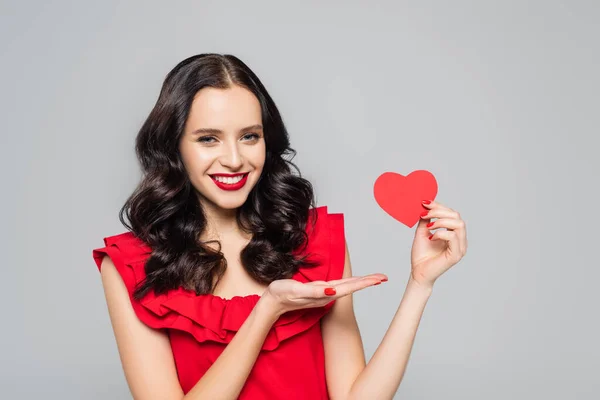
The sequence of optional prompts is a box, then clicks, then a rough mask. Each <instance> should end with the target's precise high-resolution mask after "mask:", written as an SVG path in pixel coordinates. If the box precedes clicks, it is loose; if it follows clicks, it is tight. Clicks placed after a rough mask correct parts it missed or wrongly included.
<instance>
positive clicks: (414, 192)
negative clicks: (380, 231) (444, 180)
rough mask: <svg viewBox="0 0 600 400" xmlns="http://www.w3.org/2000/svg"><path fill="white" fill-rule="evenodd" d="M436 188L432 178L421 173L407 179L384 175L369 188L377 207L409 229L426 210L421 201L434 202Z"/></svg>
mask: <svg viewBox="0 0 600 400" xmlns="http://www.w3.org/2000/svg"><path fill="white" fill-rule="evenodd" d="M437 191H438V185H437V181H436V180H435V177H434V176H433V174H432V173H431V172H429V171H425V170H417V171H413V172H411V173H410V174H408V175H407V176H403V175H400V174H398V173H395V172H384V173H383V174H381V175H380V176H379V177H378V178H377V180H376V181H375V184H374V186H373V192H374V194H375V200H376V201H377V204H379V206H380V207H381V208H382V209H383V210H384V211H385V212H386V213H388V214H389V215H391V216H392V217H393V218H395V219H396V220H398V221H400V222H402V223H403V224H404V225H406V226H408V227H409V228H412V227H413V226H414V225H415V224H416V223H417V222H418V221H419V220H420V219H421V213H423V212H424V211H426V210H427V209H426V208H425V207H424V206H423V204H422V203H421V201H423V200H435V196H436V195H437Z"/></svg>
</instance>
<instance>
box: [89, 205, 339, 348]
mask: <svg viewBox="0 0 600 400" xmlns="http://www.w3.org/2000/svg"><path fill="white" fill-rule="evenodd" d="M314 213H317V224H316V225H315V227H314V230H313V229H312V228H311V225H310V224H308V225H307V233H308V235H309V241H308V246H307V248H306V249H305V250H304V251H303V253H309V254H311V255H312V257H311V259H312V260H315V261H318V262H319V265H318V266H316V267H313V268H300V269H299V270H298V272H296V274H294V276H293V277H292V278H293V279H296V280H298V281H300V282H311V281H316V280H323V281H328V280H334V279H340V278H341V277H342V273H343V271H344V261H345V239H344V216H343V214H328V213H327V206H321V207H317V208H316V209H312V210H311V217H313V216H314ZM104 244H105V247H102V248H98V249H94V250H93V257H94V260H95V262H96V265H97V266H98V270H100V267H101V263H102V259H103V257H104V255H108V256H109V257H110V258H111V259H112V261H113V263H114V264H115V267H116V268H117V270H118V272H119V273H120V275H121V277H122V279H123V282H124V283H125V286H126V287H127V289H128V291H129V296H130V299H131V303H132V306H133V309H134V311H135V313H136V315H137V316H138V318H139V319H140V320H141V321H142V322H144V323H145V324H146V325H148V326H149V327H151V328H155V329H177V330H181V331H185V332H188V333H190V334H191V335H192V336H193V337H194V338H195V339H196V340H197V341H198V342H204V341H213V342H219V343H229V342H230V341H231V339H233V337H234V335H235V333H236V332H237V331H238V330H239V328H240V327H241V326H242V324H243V323H244V321H245V320H246V318H247V317H248V315H249V314H250V312H251V311H252V309H253V308H254V306H255V305H256V304H257V303H258V300H259V299H260V296H258V295H249V296H235V297H233V298H231V299H224V298H221V297H219V296H215V295H212V294H204V295H196V294H195V293H194V292H193V291H189V290H186V289H183V288H178V289H176V290H171V291H169V292H167V293H165V294H162V295H159V296H156V295H155V294H154V292H152V291H151V292H149V293H148V294H147V295H146V296H145V297H144V298H142V299H141V300H140V301H139V302H138V301H135V300H134V299H133V297H132V295H133V292H134V290H135V286H136V284H138V283H139V282H141V281H142V280H143V279H144V277H145V272H144V263H145V261H146V259H147V258H148V257H149V256H150V253H151V249H150V247H148V246H147V245H146V244H145V243H143V242H142V241H141V240H139V239H138V238H136V237H135V236H134V235H133V234H132V233H131V232H125V233H121V234H118V235H115V236H110V237H106V238H104ZM333 304H334V301H331V302H330V303H328V304H327V305H325V306H323V307H317V308H309V309H301V310H294V311H290V312H287V313H285V314H283V315H282V316H281V317H280V318H279V319H278V320H277V321H276V322H275V324H274V325H273V328H272V329H271V331H270V332H269V334H268V335H267V337H266V339H265V342H264V344H263V347H262V348H263V350H273V349H275V348H277V346H279V343H280V342H281V341H283V340H285V339H288V338H290V337H292V336H294V335H298V334H300V333H302V332H304V331H306V330H308V329H309V328H310V327H311V326H313V325H314V324H316V323H317V322H318V321H319V320H320V319H321V317H323V316H324V315H325V314H326V313H327V312H328V311H329V310H330V308H331V307H332V306H333Z"/></svg>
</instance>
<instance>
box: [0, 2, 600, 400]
mask: <svg viewBox="0 0 600 400" xmlns="http://www.w3.org/2000/svg"><path fill="white" fill-rule="evenodd" d="M1 4H2V5H1V8H2V12H1V20H0V33H1V35H0V50H1V54H2V63H1V67H0V68H2V70H1V74H0V84H1V88H2V90H1V92H2V94H1V97H0V99H1V100H0V101H1V104H0V105H1V107H0V109H1V110H2V111H1V112H2V115H1V117H2V118H1V123H2V128H3V129H2V135H1V138H0V144H1V146H0V148H1V154H0V155H1V162H2V165H1V168H0V170H1V174H2V184H3V185H2V187H3V190H2V207H1V212H2V227H1V228H0V229H1V230H0V234H1V237H0V239H1V240H0V243H1V244H2V256H3V257H2V258H3V268H2V269H3V285H2V295H1V296H2V299H1V300H2V340H1V346H2V348H1V349H0V352H1V354H2V356H1V360H2V361H1V364H0V386H1V387H2V389H1V390H2V395H1V397H2V398H10V399H36V398H47V399H83V398H85V399H108V398H110V399H126V398H130V395H129V391H128V389H127V385H126V381H125V378H124V375H123V372H122V369H121V364H120V360H119V357H118V352H117V348H116V343H115V341H114V337H113V334H112V329H111V326H110V321H109V318H108V313H107V309H106V305H105V300H104V297H103V291H102V285H101V281H100V275H99V273H98V271H97V268H96V265H95V264H94V262H93V260H92V256H91V250H92V248H95V247H100V246H102V238H103V237H104V236H109V235H112V234H116V233H120V232H123V231H124V228H123V227H122V226H121V225H120V223H119V221H118V219H117V211H118V209H119V207H120V206H121V205H122V204H123V202H124V201H125V199H126V198H127V196H128V195H129V194H130V192H131V191H132V190H133V188H134V185H135V184H136V182H137V180H138V178H139V169H138V166H137V161H136V160H135V158H134V153H133V143H134V138H135V135H136V133H137V129H138V128H139V127H140V124H141V123H142V121H143V120H144V118H145V117H146V115H147V114H148V112H149V111H150V109H151V107H152V106H153V105H154V102H155V101H156V98H157V96H158V91H159V89H160V85H161V83H162V80H163V78H164V76H165V75H166V73H167V72H168V71H169V70H170V69H171V68H172V67H174V66H175V64H176V63H177V62H179V61H180V60H182V59H183V58H186V57H188V56H190V55H193V54H197V53H203V52H219V53H231V54H235V55H237V56H238V57H240V58H241V59H242V60H244V61H245V62H246V63H247V64H248V65H249V66H250V67H251V68H252V69H253V70H254V71H255V72H256V73H257V74H258V76H259V77H260V78H261V80H262V81H263V83H264V84H265V85H266V87H267V89H268V90H269V91H270V93H271V94H272V96H273V98H274V99H275V101H276V103H277V104H278V106H279V107H280V110H281V112H282V115H283V117H284V121H285V122H286V123H287V126H288V128H289V131H290V134H291V140H292V146H293V147H294V148H295V149H296V150H297V151H298V156H297V157H296V159H295V161H296V162H297V163H298V165H299V167H300V168H301V171H302V172H303V174H304V175H305V176H306V177H307V178H309V179H310V180H311V181H312V182H313V183H314V185H315V188H316V192H317V199H318V203H319V205H328V206H329V209H330V211H331V212H343V213H344V214H345V216H346V235H347V240H348V243H349V248H350V252H351V256H352V263H353V268H354V271H355V274H357V275H362V274H368V273H371V272H384V273H386V274H388V275H389V277H390V281H389V282H388V283H386V284H384V285H381V286H378V287H377V288H370V289H367V290H365V291H363V292H359V293H358V294H356V295H355V304H356V313H357V318H358V320H359V324H360V328H361V332H362V335H363V339H364V342H365V348H366V353H367V357H368V358H370V357H371V355H372V354H373V352H374V351H375V349H376V347H377V345H378V343H379V341H380V340H381V339H382V337H383V335H384V332H385V330H386V329H387V327H388V323H389V322H390V321H391V318H392V316H393V314H394V312H395V310H396V308H397V306H398V304H399V302H400V299H401V297H402V294H403V290H404V287H405V282H406V278H407V277H408V273H409V269H410V266H409V255H410V245H411V243H412V238H413V231H414V230H413V229H409V228H407V227H405V226H403V225H401V224H399V223H397V222H396V221H394V220H393V219H392V218H390V217H388V216H387V215H386V214H385V213H384V212H383V211H382V210H381V209H380V208H379V207H378V205H377V204H376V202H375V200H374V198H373V194H372V185H373V183H374V181H375V179H376V178H377V176H378V175H379V174H381V173H382V172H385V171H396V172H399V173H404V174H406V173H408V172H410V171H412V170H416V169H427V170H429V171H431V172H433V173H434V174H435V176H436V177H437V179H438V182H439V194H438V197H437V200H438V201H440V202H441V203H443V204H445V205H447V206H449V207H451V208H454V209H456V210H458V211H459V212H461V214H462V216H463V218H464V219H465V221H466V222H467V226H468V233H469V251H468V254H467V256H466V257H465V258H464V259H463V260H462V261H461V262H460V263H459V264H458V265H456V266H455V267H454V268H452V269H451V270H450V271H449V272H448V273H447V274H445V275H444V276H442V277H441V278H440V279H439V281H438V283H437V285H436V287H435V289H434V293H433V295H432V297H431V298H430V300H429V303H428V305H427V308H426V310H425V314H424V317H423V319H422V322H421V325H420V328H419V331H418V334H417V338H416V342H415V345H414V349H413V352H412V354H411V359H410V362H409V365H408V370H407V373H406V375H405V377H404V380H403V382H402V384H401V386H400V388H399V390H398V394H397V396H396V397H397V398H398V399H442V398H443V399H463V400H464V399H477V400H481V399H503V400H504V399H597V398H599V397H600V387H599V383H598V382H599V381H600V379H599V378H598V373H599V372H600V361H599V359H600V358H599V357H600V345H599V344H598V338H599V337H600V328H599V323H598V304H599V301H598V300H599V296H598V294H597V289H596V288H597V284H596V282H597V281H598V278H600V273H599V271H598V270H599V268H598V267H599V264H600V263H599V262H598V254H597V253H596V251H597V250H598V245H597V243H598V237H597V235H596V234H595V232H594V231H595V228H597V226H598V197H597V195H598V178H597V175H598V172H599V171H600V168H599V167H600V163H599V161H598V146H597V143H598V142H597V141H598V126H599V113H598V108H599V104H600V102H599V100H600V99H599V90H600V78H599V77H598V72H597V71H598V68H599V65H598V64H599V61H600V56H599V47H600V46H599V44H598V42H599V38H600V27H599V25H598V21H599V18H600V5H599V4H598V2H594V1H562V2H559V1H494V2H491V1H471V2H468V1H454V2H446V1H437V2H418V4H412V3H409V2H402V3H400V2H391V1H388V2H382V1H380V2H374V3H368V2H367V1H362V2H348V1H344V2H342V1H338V2H333V1H331V2H316V1H314V2H306V1H305V2H302V4H299V2H277V1H268V2H265V1H262V2H261V1H251V2H249V1H243V2H231V1H227V2H216V1H215V2H208V1H204V2H199V1H180V2H172V3H170V4H169V5H167V4H166V3H165V2H149V1H144V2H141V1H139V2H124V1H103V2H87V3H84V2H75V1H71V2H67V1H60V2H58V1H55V2H42V1H38V2H26V1H22V2H16V1H14V2H6V1H3V2H2V3H1Z"/></svg>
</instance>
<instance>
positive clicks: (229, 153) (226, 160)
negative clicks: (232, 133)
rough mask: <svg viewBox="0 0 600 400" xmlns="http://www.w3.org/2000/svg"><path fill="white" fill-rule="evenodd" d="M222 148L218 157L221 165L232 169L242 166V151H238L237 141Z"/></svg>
mask: <svg viewBox="0 0 600 400" xmlns="http://www.w3.org/2000/svg"><path fill="white" fill-rule="evenodd" d="M224 149H225V150H224V152H223V154H222V155H221V158H220V163H221V165H222V166H224V167H226V168H229V169H231V170H233V171H236V170H238V169H240V168H242V166H243V165H244V158H243V157H242V153H241V152H240V149H239V148H238V145H237V143H235V142H234V143H231V144H229V145H227V146H224Z"/></svg>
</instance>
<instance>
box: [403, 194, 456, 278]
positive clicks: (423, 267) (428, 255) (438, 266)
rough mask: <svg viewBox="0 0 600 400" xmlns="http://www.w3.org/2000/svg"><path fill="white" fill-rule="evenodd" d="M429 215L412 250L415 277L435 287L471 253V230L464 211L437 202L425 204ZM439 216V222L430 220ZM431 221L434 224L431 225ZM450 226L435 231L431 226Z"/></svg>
mask: <svg viewBox="0 0 600 400" xmlns="http://www.w3.org/2000/svg"><path fill="white" fill-rule="evenodd" d="M423 206H424V207H425V208H426V209H429V211H427V210H425V209H424V213H427V214H426V215H425V216H421V220H420V221H419V224H418V226H417V229H416V231H415V239H414V241H413V245H412V250H411V279H413V280H414V281H416V282H417V283H419V284H420V285H422V286H425V287H433V284H434V283H435V281H436V279H437V278H439V277H440V276H441V275H442V274H443V273H444V272H446V271H447V270H449V269H450V267H452V266H453V265H455V264H456V263H458V262H459V261H460V260H461V259H462V258H463V256H464V255H465V253H466V252H467V231H466V226H465V222H464V221H463V220H462V219H461V217H460V214H459V213H458V212H456V211H454V210H452V209H451V208H448V207H445V206H443V205H441V204H440V203H437V202H435V201H432V202H430V204H423ZM431 218H437V219H436V221H430V220H431ZM428 224H430V225H429V226H428ZM438 228H446V229H445V230H437V231H436V232H435V233H433V234H432V233H431V232H430V230H431V229H438Z"/></svg>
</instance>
